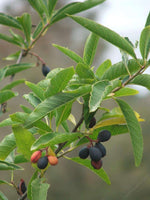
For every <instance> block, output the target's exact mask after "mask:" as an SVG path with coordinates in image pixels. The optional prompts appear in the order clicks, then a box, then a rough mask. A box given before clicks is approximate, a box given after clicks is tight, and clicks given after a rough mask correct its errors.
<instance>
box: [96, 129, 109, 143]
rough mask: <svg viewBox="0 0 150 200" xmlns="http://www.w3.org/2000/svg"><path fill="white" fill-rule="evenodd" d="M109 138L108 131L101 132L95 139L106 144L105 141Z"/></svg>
mask: <svg viewBox="0 0 150 200" xmlns="http://www.w3.org/2000/svg"><path fill="white" fill-rule="evenodd" d="M110 137H111V133H110V132H109V131H108V130H103V131H101V132H99V134H98V136H97V139H98V140H99V142H106V141H107V140H109V139H110Z"/></svg>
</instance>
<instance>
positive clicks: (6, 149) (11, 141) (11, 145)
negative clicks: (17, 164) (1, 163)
mask: <svg viewBox="0 0 150 200" xmlns="http://www.w3.org/2000/svg"><path fill="white" fill-rule="evenodd" d="M15 148H16V140H15V136H14V134H13V133H11V134H9V135H6V136H5V137H4V138H3V140H2V141H1V142H0V160H5V159H6V158H7V156H8V155H9V154H10V153H11V152H12V151H13V150H14V149H15Z"/></svg>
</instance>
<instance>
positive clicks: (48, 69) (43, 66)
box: [42, 64, 50, 76]
mask: <svg viewBox="0 0 150 200" xmlns="http://www.w3.org/2000/svg"><path fill="white" fill-rule="evenodd" d="M49 72H50V68H49V67H48V66H46V65H45V64H43V65H42V73H43V75H44V76H47V74H48V73H49Z"/></svg>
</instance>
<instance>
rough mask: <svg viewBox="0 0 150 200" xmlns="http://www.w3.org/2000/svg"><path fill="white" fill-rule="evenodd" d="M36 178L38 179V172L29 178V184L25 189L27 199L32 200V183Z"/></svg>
mask: <svg viewBox="0 0 150 200" xmlns="http://www.w3.org/2000/svg"><path fill="white" fill-rule="evenodd" d="M36 178H38V171H35V172H34V174H33V176H32V177H31V179H30V181H29V184H28V189H27V197H28V199H32V185H31V184H32V181H34V180H35V179H36ZM37 200H38V199H37Z"/></svg>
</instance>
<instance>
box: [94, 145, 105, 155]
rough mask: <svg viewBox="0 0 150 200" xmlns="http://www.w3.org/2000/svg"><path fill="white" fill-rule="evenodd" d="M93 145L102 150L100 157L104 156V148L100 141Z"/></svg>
mask: <svg viewBox="0 0 150 200" xmlns="http://www.w3.org/2000/svg"><path fill="white" fill-rule="evenodd" d="M95 147H96V148H98V149H99V150H100V151H101V152H102V157H104V156H106V148H105V147H104V145H103V144H101V143H96V144H95Z"/></svg>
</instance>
